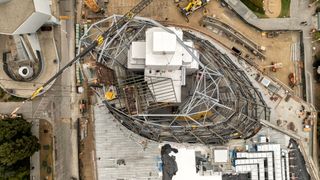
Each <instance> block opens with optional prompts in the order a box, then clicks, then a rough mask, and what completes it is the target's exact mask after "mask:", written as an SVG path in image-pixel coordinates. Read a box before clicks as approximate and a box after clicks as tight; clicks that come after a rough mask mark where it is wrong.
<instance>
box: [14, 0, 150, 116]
mask: <svg viewBox="0 0 320 180" xmlns="http://www.w3.org/2000/svg"><path fill="white" fill-rule="evenodd" d="M152 1H153V0H142V1H140V2H139V3H138V4H137V5H136V6H135V7H133V8H132V9H131V10H130V11H129V12H127V13H126V14H125V15H124V16H122V17H121V18H120V19H119V20H118V21H117V23H116V24H113V25H112V26H110V27H109V28H108V29H107V30H106V31H105V32H103V33H102V34H101V35H100V36H98V38H97V39H96V40H94V41H93V42H92V43H91V44H90V45H89V46H88V47H86V48H85V49H84V50H83V51H82V52H80V53H79V54H78V55H77V56H76V57H75V58H73V59H72V60H71V61H70V62H69V63H68V64H66V65H65V66H64V67H63V68H61V69H60V70H59V71H58V72H57V73H56V74H55V75H54V76H52V77H51V78H50V79H49V80H48V81H46V82H45V83H44V84H43V85H42V86H41V87H39V88H37V89H36V90H35V91H34V92H33V94H32V95H31V96H30V97H29V98H27V99H26V100H25V101H23V102H22V104H21V105H20V106H19V107H17V108H16V109H14V111H13V112H12V113H11V115H13V114H15V113H16V112H17V111H18V110H19V109H20V107H21V106H22V105H23V104H24V103H25V102H27V101H30V100H33V99H34V98H36V97H37V96H38V95H39V94H41V93H42V92H43V90H44V88H45V87H47V86H48V85H49V84H50V83H51V82H53V81H54V80H55V79H57V78H58V77H59V76H60V75H61V74H62V73H63V72H64V71H65V70H66V69H68V68H69V67H71V66H72V65H73V64H74V63H76V62H77V61H78V60H79V59H81V58H83V57H84V56H85V55H87V54H88V53H89V52H91V51H92V50H94V49H95V48H96V47H97V46H99V45H102V44H103V42H104V41H108V40H109V39H110V38H112V37H113V36H114V35H115V34H116V32H117V30H118V29H119V28H121V27H122V26H123V25H125V24H126V23H127V22H129V21H131V20H132V19H133V18H134V17H135V16H136V15H137V14H138V13H140V12H141V11H142V10H143V9H144V8H146V7H147V6H148V5H149V4H150V3H151V2H152Z"/></svg>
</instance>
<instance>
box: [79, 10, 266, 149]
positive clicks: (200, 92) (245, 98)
mask: <svg viewBox="0 0 320 180" xmlns="http://www.w3.org/2000/svg"><path fill="white" fill-rule="evenodd" d="M119 17H121V16H118V15H114V16H111V17H108V18H106V19H104V20H101V21H99V22H97V23H95V24H93V25H92V26H91V27H90V28H89V29H88V31H87V32H85V35H84V36H83V37H82V38H81V39H80V47H84V46H88V45H89V42H91V41H92V39H96V38H97V36H99V35H100V34H101V33H102V32H103V30H104V29H105V28H106V27H105V26H108V25H111V24H114V23H117V20H118V19H119ZM151 27H161V28H162V29H163V30H165V31H167V32H169V33H174V32H173V31H171V30H170V29H168V28H167V27H164V26H162V25H161V24H159V23H157V22H155V21H153V20H151V19H147V18H142V17H136V18H135V19H133V20H132V21H130V22H128V23H126V24H125V25H124V26H122V27H120V28H119V29H118V31H117V33H116V34H115V35H114V36H112V37H111V38H110V39H109V40H108V41H105V42H104V44H102V45H101V46H99V47H97V48H96V49H95V50H94V51H92V52H91V56H92V57H93V58H95V59H96V60H97V62H99V63H101V64H103V65H105V66H107V67H108V68H111V69H113V70H114V72H115V76H116V82H117V83H115V84H113V86H114V87H115V89H116V91H117V93H116V94H117V96H116V98H115V99H113V100H110V101H107V100H105V101H104V103H105V105H106V106H107V107H108V109H109V110H110V112H111V113H112V114H113V115H114V116H115V118H116V119H117V120H119V122H121V124H122V125H124V126H125V127H127V128H128V129H130V130H131V131H133V132H134V133H137V134H139V135H141V136H143V137H146V138H149V139H151V140H154V141H159V142H162V141H174V142H180V143H182V142H188V143H203V144H223V143H226V142H228V140H230V139H235V138H249V137H251V136H253V135H254V134H256V133H257V132H258V131H259V130H260V128H261V124H260V122H259V120H260V119H264V120H267V121H268V120H269V114H270V110H269V108H268V106H267V105H266V103H265V102H264V100H263V98H262V95H261V93H260V92H259V91H258V90H257V89H256V87H254V86H253V84H252V83H251V81H250V79H249V78H248V77H247V75H246V73H245V72H244V70H243V69H241V68H240V67H239V65H237V64H236V63H235V62H234V61H233V60H231V59H230V58H229V57H228V55H226V54H223V53H221V52H220V51H219V50H218V49H217V48H216V47H215V46H214V45H213V44H212V43H210V42H209V41H208V40H205V39H201V38H199V37H198V36H196V35H194V34H193V33H191V32H189V31H184V32H183V33H184V37H183V40H188V41H193V42H194V44H195V47H196V50H197V51H198V52H199V54H200V58H198V57H197V56H195V55H194V54H193V52H192V49H191V47H188V46H186V45H185V44H184V43H183V40H181V39H180V38H177V43H179V44H180V45H181V46H182V47H183V48H185V50H186V51H187V52H188V53H189V54H190V55H191V57H193V59H195V60H196V61H197V62H198V64H199V65H200V68H199V70H198V71H197V72H196V73H193V74H192V75H188V76H187V78H186V86H184V87H182V91H183V92H182V98H181V99H182V102H181V103H173V102H174V101H173V100H174V99H176V94H175V91H174V86H173V83H172V79H170V78H160V77H147V76H143V75H142V74H141V73H140V74H139V73H137V72H134V71H131V70H129V69H127V68H126V64H127V60H128V59H127V57H128V51H129V48H130V45H131V43H132V42H133V41H143V40H145V32H146V30H147V29H148V28H151ZM101 96H102V97H103V96H104V95H102V94H101ZM168 99H169V100H168Z"/></svg>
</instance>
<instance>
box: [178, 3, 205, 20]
mask: <svg viewBox="0 0 320 180" xmlns="http://www.w3.org/2000/svg"><path fill="white" fill-rule="evenodd" d="M209 1H210V0H190V2H189V3H188V5H187V6H186V7H184V8H181V7H180V12H181V14H182V15H183V16H185V18H186V20H187V22H189V19H188V16H189V15H190V14H192V13H193V12H194V11H196V10H198V9H200V8H202V7H204V6H205V5H207V4H208V2H209Z"/></svg>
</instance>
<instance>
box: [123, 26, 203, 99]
mask: <svg viewBox="0 0 320 180" xmlns="http://www.w3.org/2000/svg"><path fill="white" fill-rule="evenodd" d="M169 29H170V30H172V31H173V32H174V34H173V33H169V32H167V31H165V30H163V29H162V28H159V27H153V28H150V29H148V30H147V31H146V41H145V42H142V41H139V42H137V41H136V42H133V43H132V44H131V46H130V50H129V52H128V62H127V67H128V69H131V70H135V71H144V75H145V80H146V81H147V79H148V77H161V78H170V79H171V80H172V83H173V87H174V92H175V95H176V101H174V102H176V103H180V102H181V87H182V86H184V85H186V75H188V74H192V73H194V72H195V71H197V70H198V69H199V64H198V62H197V61H196V60H195V59H193V58H192V56H191V55H190V54H189V53H188V52H187V50H186V49H185V48H184V47H183V46H182V45H181V44H179V42H178V41H177V39H178V38H179V39H181V40H182V38H183V31H182V30H181V29H177V28H174V27H170V28H169ZM184 44H185V45H186V46H188V47H190V50H191V51H192V52H193V53H194V54H195V56H197V57H199V54H198V52H197V51H196V50H194V44H193V42H191V41H187V42H184ZM151 91H153V94H154V95H155V96H156V94H157V89H155V88H153V89H152V90H151ZM159 91H160V90H159ZM155 98H156V99H157V96H156V97H155ZM159 99H160V98H159ZM158 102H161V100H160V101H158ZM165 102H171V101H165Z"/></svg>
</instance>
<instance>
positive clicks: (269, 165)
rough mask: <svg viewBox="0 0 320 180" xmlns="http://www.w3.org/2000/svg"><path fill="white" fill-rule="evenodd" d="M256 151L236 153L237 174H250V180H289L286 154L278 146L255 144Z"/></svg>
mask: <svg viewBox="0 0 320 180" xmlns="http://www.w3.org/2000/svg"><path fill="white" fill-rule="evenodd" d="M256 147H257V151H253V152H238V153H237V156H236V160H235V167H236V172H237V173H250V174H251V178H252V180H264V179H270V180H289V179H290V177H289V158H288V152H287V151H286V150H285V149H281V147H280V144H268V143H262V144H257V146H256Z"/></svg>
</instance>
